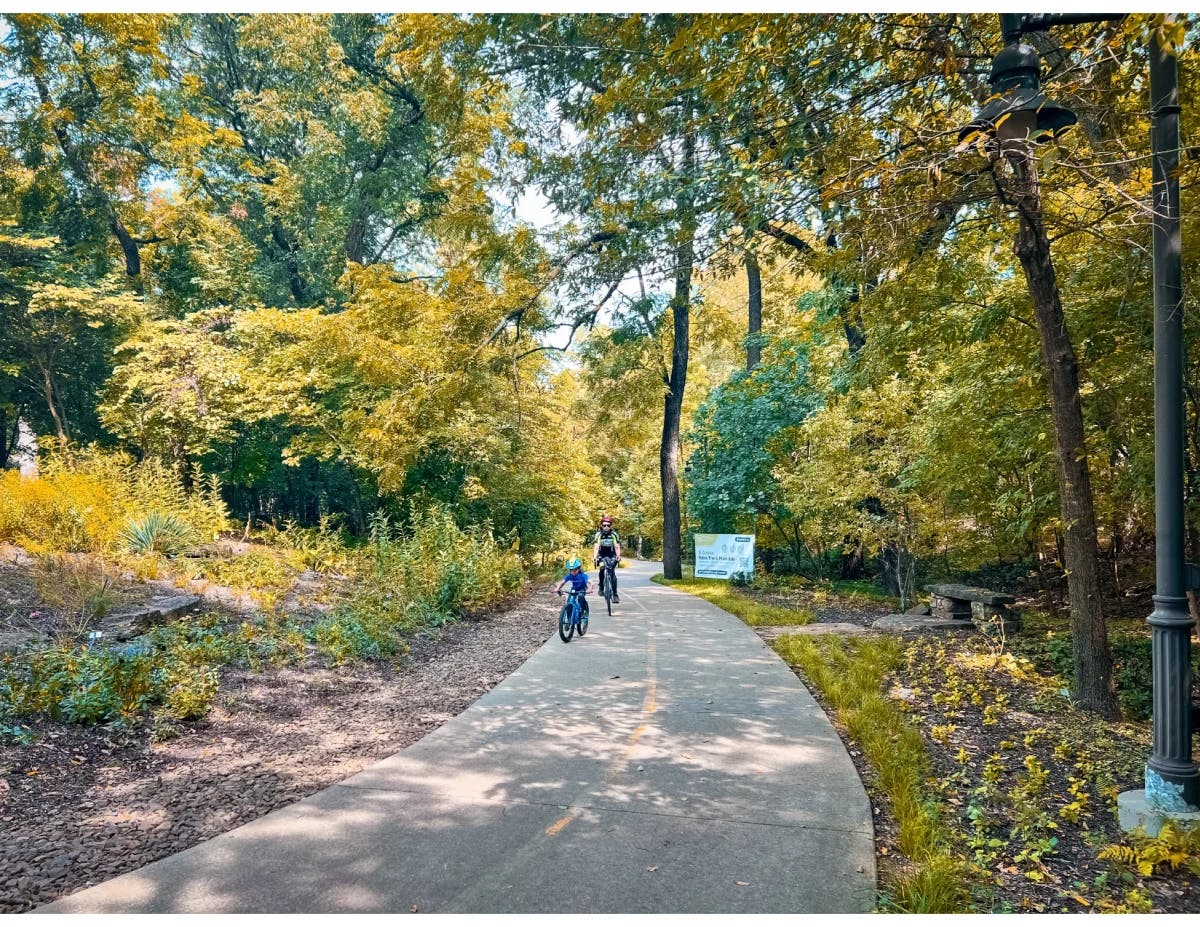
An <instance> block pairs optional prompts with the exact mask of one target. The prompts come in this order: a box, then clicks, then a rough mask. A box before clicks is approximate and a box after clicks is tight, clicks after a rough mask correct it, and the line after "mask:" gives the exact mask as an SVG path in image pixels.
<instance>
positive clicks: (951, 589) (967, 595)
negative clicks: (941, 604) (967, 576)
mask: <svg viewBox="0 0 1200 927" xmlns="http://www.w3.org/2000/svg"><path fill="white" fill-rule="evenodd" d="M925 591H926V592H932V593H933V594H934V595H940V596H945V597H946V598H948V599H963V600H965V601H968V602H983V603H984V604H986V605H1011V604H1012V603H1013V602H1015V601H1017V599H1016V596H1011V595H1007V594H1005V593H1001V592H993V591H992V590H990V589H980V588H979V587H977V586H962V585H958V584H955V583H943V584H941V585H933V586H926V587H925Z"/></svg>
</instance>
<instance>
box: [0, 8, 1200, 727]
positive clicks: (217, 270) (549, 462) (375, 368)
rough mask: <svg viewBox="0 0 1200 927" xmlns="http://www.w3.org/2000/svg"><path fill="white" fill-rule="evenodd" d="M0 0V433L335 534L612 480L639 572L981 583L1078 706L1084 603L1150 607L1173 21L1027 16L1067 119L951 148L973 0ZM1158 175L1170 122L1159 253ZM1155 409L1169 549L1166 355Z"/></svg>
mask: <svg viewBox="0 0 1200 927" xmlns="http://www.w3.org/2000/svg"><path fill="white" fill-rule="evenodd" d="M0 29H2V31H3V39H2V45H0V56H2V57H0V69H2V71H3V79H2V80H0V113H2V115H3V118H2V120H0V262H2V265H3V266H0V432H2V434H3V436H4V437H3V440H4V446H3V455H2V456H3V458H4V460H5V461H6V463H7V464H12V465H16V464H17V463H18V462H19V461H20V460H22V459H24V458H26V457H27V456H28V454H27V452H26V451H22V449H21V448H20V447H19V445H20V444H21V441H22V434H23V433H24V432H23V429H28V430H29V431H30V432H33V433H36V435H37V436H38V448H39V453H40V454H41V455H42V457H43V459H44V460H52V461H57V463H56V464H55V465H62V466H68V467H69V466H70V462H71V460H73V459H80V460H94V459H95V458H94V457H93V456H87V455H84V456H82V457H81V456H79V455H81V454H83V449H85V448H88V447H89V446H91V445H96V446H97V448H98V449H99V450H98V451H95V450H93V451H88V452H87V454H95V453H100V454H104V455H127V457H128V459H129V460H130V461H134V462H138V461H141V462H149V461H154V462H160V463H161V464H163V465H165V466H166V467H167V468H169V469H170V470H172V471H173V472H174V473H175V474H176V475H177V477H178V479H179V480H180V481H181V484H182V486H183V488H184V490H185V491H199V490H200V489H201V488H204V489H205V491H211V492H219V494H220V497H221V500H222V502H223V504H224V505H225V506H227V508H228V511H229V514H230V515H231V517H232V518H233V519H235V520H236V521H237V523H238V524H246V525H248V526H249V525H253V524H259V525H262V524H268V523H274V524H276V525H279V526H281V527H282V526H284V525H286V524H287V523H289V522H294V523H295V524H297V525H299V526H306V527H307V526H316V525H325V526H327V527H331V528H336V529H337V530H341V531H344V532H346V533H347V535H349V536H352V537H362V536H363V535H365V534H366V533H367V531H368V526H369V525H370V524H371V522H372V519H373V518H378V517H386V518H388V519H390V520H391V523H392V524H394V525H396V526H398V528H399V530H404V529H405V528H406V526H409V525H411V524H413V523H414V522H415V521H417V520H419V519H420V518H422V517H423V515H422V513H424V512H427V511H428V510H430V508H431V507H434V506H441V507H444V510H445V511H448V512H449V513H450V514H451V515H452V517H453V519H454V520H455V521H456V522H457V524H458V525H459V526H460V527H464V528H466V527H470V528H472V529H474V528H478V527H480V526H486V527H487V528H488V529H490V531H491V533H492V536H493V537H495V538H496V539H497V541H498V543H500V544H501V546H505V547H510V546H511V547H513V548H514V549H516V550H517V551H518V552H519V553H520V555H521V556H522V558H523V559H524V560H525V561H526V562H527V563H535V562H541V563H544V562H545V560H546V558H547V557H549V556H551V555H553V554H554V552H556V551H561V550H563V549H565V548H569V547H573V546H577V545H578V544H579V543H580V541H581V539H582V537H583V536H584V534H585V533H586V532H587V531H588V530H589V528H590V527H591V526H593V525H594V524H595V522H596V520H597V517H598V515H599V514H600V513H601V512H602V511H611V512H613V513H614V514H615V515H616V517H617V525H618V528H619V530H620V531H621V532H622V534H623V535H624V536H625V537H626V538H628V539H630V541H631V544H630V549H631V550H632V549H633V548H634V547H635V546H637V545H639V544H640V545H641V549H642V551H643V552H644V553H646V554H647V555H653V556H655V557H659V556H661V558H662V559H663V561H664V566H665V573H666V576H667V577H668V578H678V577H679V576H680V575H681V566H682V561H683V559H684V557H685V555H686V553H687V543H688V540H687V539H688V537H689V535H690V533H691V532H693V531H728V530H736V531H754V532H755V533H756V534H757V536H758V539H759V541H758V546H759V549H760V551H761V553H762V556H763V559H764V564H765V565H766V566H768V567H769V568H770V569H771V570H774V571H778V572H783V573H798V574H802V575H804V576H807V577H809V578H810V579H813V580H823V579H828V578H830V577H834V576H837V577H841V578H856V577H860V576H863V575H876V574H879V575H881V577H882V579H883V582H884V584H885V586H886V587H888V588H889V589H890V590H891V591H893V592H894V593H895V594H898V595H900V596H901V597H902V599H903V600H907V599H911V598H912V596H913V594H914V593H915V591H916V590H917V589H918V588H919V587H920V585H921V584H922V583H924V582H931V581H936V580H940V579H950V578H954V579H962V578H970V577H971V576H984V577H986V576H991V577H994V580H993V581H994V582H995V583H997V584H1000V585H1002V586H1003V585H1004V584H1006V583H1007V584H1008V585H1007V586H1005V588H1009V587H1012V586H1014V585H1021V584H1024V585H1025V586H1027V588H1025V589H1024V590H1023V591H1040V592H1041V593H1042V594H1043V595H1044V597H1045V602H1046V607H1047V609H1048V610H1049V611H1051V612H1052V613H1057V612H1059V611H1064V612H1068V611H1069V612H1070V614H1071V616H1072V621H1073V623H1074V626H1075V628H1076V665H1075V668H1076V674H1077V677H1078V680H1077V681H1078V683H1079V689H1078V692H1079V696H1080V698H1081V700H1082V702H1083V703H1084V704H1085V705H1086V706H1087V707H1089V708H1091V709H1093V710H1094V711H1097V712H1099V713H1101V714H1103V715H1106V716H1109V717H1112V716H1113V715H1114V714H1115V712H1116V710H1117V706H1116V700H1115V696H1114V694H1113V688H1112V681H1111V678H1110V677H1111V668H1110V665H1109V657H1108V654H1107V646H1106V619H1105V612H1104V608H1105V605H1104V603H1105V602H1112V601H1118V602H1119V601H1120V600H1121V599H1122V597H1126V596H1127V594H1134V595H1137V596H1140V599H1139V601H1143V602H1144V601H1145V600H1146V596H1147V594H1148V592H1149V590H1150V575H1149V574H1148V573H1147V572H1146V566H1147V564H1148V563H1149V562H1150V559H1151V557H1152V544H1153V448H1152V434H1153V428H1152V421H1153V389H1152V385H1151V384H1152V353H1151V351H1152V339H1151V332H1152V320H1153V317H1152V313H1151V270H1150V235H1151V227H1150V222H1149V216H1150V195H1149V194H1150V184H1151V179H1150V173H1151V168H1150V152H1149V145H1148V131H1149V129H1148V125H1149V123H1148V101H1147V90H1146V78H1145V75H1146V64H1147V61H1146V47H1147V41H1148V37H1149V35H1150V34H1151V32H1152V31H1154V30H1158V33H1159V37H1160V40H1161V41H1163V42H1164V43H1165V44H1166V45H1167V46H1168V47H1170V48H1172V49H1176V48H1182V47H1184V46H1185V44H1186V43H1187V41H1188V39H1189V38H1190V37H1191V36H1190V33H1191V32H1194V30H1195V25H1194V23H1193V22H1191V21H1190V20H1187V19H1184V20H1180V21H1178V22H1174V21H1166V22H1164V21H1163V18H1162V17H1161V16H1157V17H1156V16H1153V15H1131V16H1128V17H1126V18H1125V19H1124V20H1122V21H1120V22H1115V23H1113V22H1109V23H1093V24H1084V25H1077V26H1070V27H1064V28H1061V29H1056V30H1055V31H1054V32H1053V33H1049V32H1043V33H1037V34H1035V35H1032V36H1031V37H1030V38H1029V41H1030V42H1032V43H1033V44H1034V45H1035V46H1036V47H1037V48H1038V50H1039V51H1040V53H1041V55H1042V58H1043V60H1044V62H1045V65H1046V67H1047V73H1046V75H1045V85H1046V88H1047V90H1048V91H1050V92H1052V93H1053V95H1054V97H1055V99H1056V100H1058V101H1059V102H1061V103H1063V104H1064V105H1068V106H1070V108H1071V109H1073V110H1074V111H1075V112H1076V113H1077V114H1078V116H1079V125H1078V127H1077V128H1076V129H1075V130H1074V131H1072V132H1070V133H1067V134H1065V135H1063V136H1061V137H1059V138H1058V139H1056V140H1055V141H1053V142H1052V143H1050V144H1047V145H1043V146H1041V147H1039V148H1038V149H1037V150H1036V159H1028V160H1027V161H1026V162H1022V163H1020V164H1017V163H1016V162H1014V161H1012V160H1011V159H1008V158H1004V157H997V156H996V155H995V152H990V153H989V151H988V150H987V146H986V145H985V144H984V141H983V140H982V139H979V140H974V142H973V143H968V144H965V145H960V144H959V143H958V136H959V131H960V129H961V128H962V127H963V126H965V125H967V124H968V123H969V122H970V121H971V119H972V118H973V115H974V113H975V111H976V110H977V109H978V106H979V104H980V103H981V102H982V101H983V100H984V99H985V98H987V96H988V94H989V88H988V70H989V67H990V64H991V61H992V57H993V55H994V54H995V52H996V51H997V50H998V49H999V48H1000V47H1001V44H1002V43H1001V39H1000V36H999V34H998V31H997V25H996V17H995V16H994V15H991V14H940V13H918V14H870V15H857V14H856V15H834V14H819V15H818V14H806V15H760V14H753V15H749V14H748V15H719V16H718V15H628V16H607V15H575V14H570V15H567V14H564V15H495V16H479V15H474V16H462V17H455V16H449V15H418V14H411V15H409V14H405V15H392V16H382V15H381V16H372V15H360V14H338V15H292V14H265V15H244V16H241V15H239V16H234V15H226V14H213V15H141V14H139V15H108V14H70V15H44V14H5V15H4V16H3V17H2V18H0ZM1181 81H1182V86H1181V97H1182V98H1183V99H1185V100H1190V99H1194V98H1195V93H1194V92H1195V90H1196V89H1197V85H1196V77H1195V73H1194V71H1193V70H1192V69H1188V68H1183V69H1182V71H1181ZM1183 118H1184V134H1185V137H1186V135H1187V132H1188V129H1189V125H1190V119H1191V113H1190V110H1189V109H1188V108H1186V107H1185V109H1184V113H1183ZM1196 180H1197V161H1196V159H1195V158H1194V157H1193V156H1192V151H1191V149H1190V148H1189V149H1187V151H1186V153H1185V157H1183V159H1182V162H1181V168H1180V182H1181V186H1182V188H1183V197H1184V208H1183V217H1184V228H1183V238H1184V241H1185V242H1194V241H1196V240H1198V238H1197V232H1198V231H1200V229H1198V228H1197V224H1196V219H1195V215H1196V210H1195V209H1192V208H1190V206H1191V202H1190V193H1191V191H1192V189H1194V187H1195V183H1196ZM542 200H544V202H546V203H547V204H548V207H547V208H546V209H544V210H542V213H543V214H545V215H550V214H551V207H552V211H553V216H554V217H555V219H556V221H555V222H554V223H553V224H549V223H547V224H539V223H536V222H533V221H531V220H530V219H529V210H528V208H525V209H517V208H516V205H515V204H517V203H522V204H528V203H530V202H539V201H542ZM1184 253H1185V257H1186V256H1187V255H1188V253H1189V252H1188V251H1187V250H1186V249H1185V252H1184ZM1051 256H1052V261H1053V263H1052V264H1051V263H1050V262H1051ZM1194 269H1195V266H1194V262H1192V261H1190V260H1189V261H1188V265H1187V269H1186V276H1187V277H1188V278H1189V279H1190V278H1192V277H1194ZM1187 309H1188V311H1187V313H1186V314H1185V319H1186V325H1187V333H1188V335H1189V336H1191V335H1192V334H1194V331H1195V321H1194V319H1195V315H1196V313H1195V312H1194V311H1192V310H1193V309H1194V302H1193V300H1192V298H1191V296H1190V295H1189V296H1188V298H1187ZM564 344H565V345H566V347H567V349H566V350H564ZM1186 401H1187V405H1186V415H1187V419H1186V421H1187V436H1188V439H1187V449H1186V452H1187V459H1186V466H1185V475H1186V483H1187V491H1188V495H1187V498H1188V521H1187V524H1188V540H1189V546H1190V551H1189V555H1190V558H1191V559H1194V560H1195V559H1200V509H1198V508H1197V500H1198V499H1200V494H1198V492H1197V489H1198V487H1197V481H1198V479H1200V465H1198V455H1200V414H1198V413H1200V408H1198V403H1200V377H1198V376H1197V367H1196V365H1195V364H1190V365H1188V366H1187V367H1186ZM4 485H5V486H8V487H11V486H15V485H16V484H15V483H13V482H9V483H5V484H4ZM4 518H5V515H4V503H3V500H0V537H4V536H5V534H6V532H7V534H8V535H11V536H13V537H16V536H17V535H18V534H19V525H17V523H18V521H19V518H18V516H17V515H16V514H10V515H9V516H8V518H9V522H8V524H9V527H8V528H6V527H5V524H6V523H5V521H4ZM13 526H16V527H13ZM980 571H984V572H980ZM987 571H990V572H987ZM1031 577H1032V579H1031ZM1068 587H1069V590H1068ZM1068 592H1069V594H1068Z"/></svg>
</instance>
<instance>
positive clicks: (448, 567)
mask: <svg viewBox="0 0 1200 927" xmlns="http://www.w3.org/2000/svg"><path fill="white" fill-rule="evenodd" d="M356 574H357V575H356V577H355V580H356V581H355V586H356V589H355V593H354V595H353V597H352V599H351V601H350V602H349V604H347V605H345V606H343V607H341V608H339V609H338V610H337V611H336V612H334V614H333V615H331V616H330V617H329V618H326V619H324V620H322V621H321V622H319V623H318V624H316V625H315V626H314V627H313V628H312V630H311V632H310V637H309V639H310V640H311V641H312V642H313V643H314V644H315V645H316V647H317V649H318V651H320V653H321V654H322V655H323V656H324V657H325V659H326V660H327V661H329V662H330V663H334V664H337V663H344V662H349V661H351V660H354V659H358V658H362V657H382V656H388V655H391V654H395V653H403V652H405V651H406V650H407V645H405V644H404V643H403V636H404V635H405V634H411V633H413V632H416V631H419V630H421V629H423V628H436V627H439V626H440V625H443V624H446V623H447V622H450V621H455V620H457V619H459V618H462V617H465V616H467V615H470V614H471V613H473V612H477V611H480V610H482V609H484V608H487V607H489V606H492V605H495V604H496V603H497V602H499V601H500V600H502V599H503V598H505V597H506V596H509V595H511V594H513V593H514V592H516V591H518V590H519V589H520V588H521V585H522V583H523V582H524V573H523V572H522V569H521V561H520V559H519V557H518V556H517V554H516V553H515V552H514V551H512V550H509V549H507V548H505V547H503V546H502V545H501V544H499V543H498V542H497V541H496V539H495V538H494V537H493V535H492V533H491V530H490V529H489V528H487V527H486V526H484V527H479V528H475V529H464V528H462V527H460V526H459V525H458V523H457V522H456V521H455V520H454V517H453V515H452V514H451V513H450V511H449V510H448V509H446V508H444V507H441V506H433V507H431V508H429V509H426V510H424V511H419V512H414V513H413V516H412V518H411V521H410V524H409V525H408V527H407V528H405V529H401V528H398V527H397V526H395V525H393V524H391V523H390V522H389V521H388V519H387V517H386V516H384V515H382V514H380V515H377V516H376V517H375V518H374V519H372V522H371V530H370V536H369V541H368V544H367V546H366V549H365V551H364V553H363V557H362V559H361V560H360V563H359V566H358V569H357V570H356Z"/></svg>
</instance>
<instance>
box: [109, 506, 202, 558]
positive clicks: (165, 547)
mask: <svg viewBox="0 0 1200 927" xmlns="http://www.w3.org/2000/svg"><path fill="white" fill-rule="evenodd" d="M121 540H122V541H123V542H124V544H125V546H126V547H127V548H128V549H129V550H131V551H133V552H134V553H135V554H146V553H159V554H167V555H172V554H177V553H179V551H180V550H182V549H183V548H185V547H187V546H188V545H189V544H191V543H193V542H194V540H195V532H193V531H192V529H191V527H190V526H189V525H188V523H187V522H185V521H184V520H183V519H181V518H180V517H179V516H177V515H172V514H170V513H169V512H150V513H149V514H147V515H146V516H145V517H143V518H141V519H133V520H131V521H130V522H129V524H128V525H126V526H125V530H124V531H122V532H121Z"/></svg>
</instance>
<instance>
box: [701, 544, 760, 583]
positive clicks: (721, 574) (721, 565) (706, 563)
mask: <svg viewBox="0 0 1200 927" xmlns="http://www.w3.org/2000/svg"><path fill="white" fill-rule="evenodd" d="M692 537H693V538H694V539H695V541H696V576H697V577H708V578H709V579H729V578H730V577H732V576H733V575H734V574H735V573H742V574H743V575H745V576H747V577H750V576H753V575H754V535H753V534H693V535H692Z"/></svg>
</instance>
